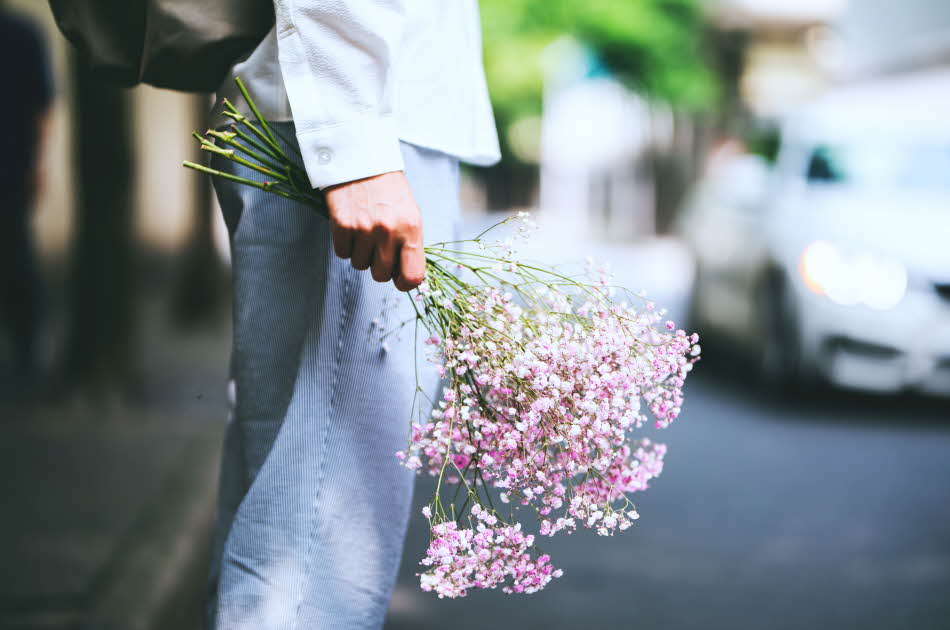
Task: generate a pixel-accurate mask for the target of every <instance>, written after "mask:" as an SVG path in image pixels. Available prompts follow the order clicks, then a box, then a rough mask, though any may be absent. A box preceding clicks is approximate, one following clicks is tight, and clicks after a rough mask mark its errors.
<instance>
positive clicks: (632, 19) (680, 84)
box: [480, 0, 718, 207]
mask: <svg viewBox="0 0 950 630" xmlns="http://www.w3.org/2000/svg"><path fill="white" fill-rule="evenodd" d="M480 7H481V15H482V29H483V37H484V57H485V72H486V75H487V78H488V83H489V88H490V89H491V94H492V102H493V104H494V107H495V117H496V120H497V123H498V129H499V132H500V138H501V143H502V152H503V154H504V161H503V163H502V164H501V165H500V166H499V167H496V168H495V169H492V170H496V171H498V172H495V173H489V174H488V175H489V178H490V179H502V180H508V181H498V182H497V183H498V184H500V186H498V187H497V188H500V189H503V190H504V189H510V187H511V184H513V183H514V182H513V181H510V180H512V179H523V176H524V171H525V165H524V164H523V162H524V161H525V160H523V159H520V158H519V155H518V152H517V151H513V150H512V142H511V140H512V137H511V136H512V134H511V133H510V132H511V130H512V129H514V128H516V126H517V123H518V121H519V120H523V119H525V118H528V117H532V116H538V115H540V113H541V105H542V96H543V90H544V80H545V69H544V61H543V57H544V55H543V52H544V50H545V49H546V48H547V47H548V46H549V45H550V44H551V43H553V42H554V41H556V40H557V39H558V38H560V37H563V36H570V37H573V38H574V39H575V40H577V41H578V42H579V43H580V44H581V45H583V46H585V47H586V48H587V49H588V50H589V51H590V53H591V55H592V56H593V57H594V58H595V59H596V61H597V63H598V65H600V66H602V67H603V68H604V69H605V70H606V71H607V72H609V73H610V74H611V75H613V76H614V77H615V78H617V79H619V80H620V81H622V82H624V83H625V84H627V85H628V86H630V87H631V89H633V90H635V91H636V92H638V93H639V94H641V95H643V96H645V97H646V98H648V99H654V100H661V101H664V102H666V103H668V104H670V105H671V106H673V107H675V108H677V109H682V110H688V111H694V110H699V109H703V108H705V107H708V106H709V105H711V104H713V103H714V102H715V101H716V98H717V94H718V84H717V80H716V74H715V72H714V71H713V69H712V68H711V67H710V65H709V64H707V62H706V58H705V56H704V51H703V43H704V41H705V27H706V25H705V21H704V16H703V14H702V11H701V10H700V8H699V6H698V1H697V0H583V1H582V0H481V1H480ZM490 188H491V187H490ZM507 194H508V195H510V194H511V193H510V192H509V193H507ZM516 196H517V195H516ZM527 201H528V200H524V199H517V198H516V199H496V200H495V202H496V204H497V205H502V206H503V205H517V204H521V203H526V202H527ZM496 207H497V206H496Z"/></svg>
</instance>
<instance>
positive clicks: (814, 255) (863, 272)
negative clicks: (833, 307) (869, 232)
mask: <svg viewBox="0 0 950 630" xmlns="http://www.w3.org/2000/svg"><path fill="white" fill-rule="evenodd" d="M799 272H800V273H801V276H802V280H803V281H804V282H805V286H806V287H808V289H809V290H810V291H812V292H813V293H817V294H818V295H826V296H828V299H830V300H831V301H833V302H835V303H837V304H841V305H845V306H849V305H853V304H859V303H861V304H864V305H866V306H869V307H870V308H873V309H878V310H887V309H890V308H894V307H895V306H897V304H898V303H900V301H901V300H902V299H903V298H904V294H905V293H907V269H906V268H905V267H904V266H903V265H902V264H900V263H899V262H897V261H896V260H891V259H888V258H882V257H880V256H875V255H872V254H857V255H846V254H844V253H842V252H841V251H840V250H839V249H838V248H837V247H835V246H834V245H832V244H831V243H828V242H826V241H816V242H814V243H812V244H811V245H809V246H808V247H806V248H805V251H804V252H802V257H801V261H800V264H799Z"/></svg>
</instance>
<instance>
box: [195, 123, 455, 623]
mask: <svg viewBox="0 0 950 630" xmlns="http://www.w3.org/2000/svg"><path fill="white" fill-rule="evenodd" d="M277 127H278V130H279V131H280V132H281V134H282V135H283V136H285V137H286V138H289V139H292V138H293V137H294V130H293V125H292V123H283V124H278V125H277ZM402 153H403V157H404V159H405V164H406V175H407V177H408V179H409V183H410V186H411V187H412V191H413V194H414V195H415V197H416V200H417V201H418V203H419V206H420V207H421V209H422V213H423V223H424V229H425V238H426V242H430V243H431V242H436V241H443V240H450V239H451V238H452V237H453V235H454V234H453V233H454V230H455V224H456V221H457V215H458V162H457V160H455V159H454V158H451V157H449V156H447V155H444V154H441V153H438V152H435V151H430V150H426V149H422V148H419V147H416V146H413V145H409V144H405V143H404V144H402ZM213 165H214V166H215V168H218V169H221V170H227V171H230V172H235V173H238V174H241V175H243V176H250V174H249V172H247V171H246V169H243V167H239V166H236V165H233V164H232V163H230V162H227V161H224V160H218V161H217V162H215V163H214V164H213ZM216 192H217V195H218V199H219V201H220V204H221V208H222V210H223V212H224V215H225V219H226V222H227V224H228V228H229V231H230V235H231V251H232V266H233V282H234V348H233V355H232V376H233V380H234V385H235V392H234V393H235V401H234V407H233V410H232V416H231V421H230V422H229V426H228V429H227V433H226V437H225V449H224V459H223V462H222V471H221V488H220V495H219V502H218V517H217V525H216V532H215V543H214V549H213V559H212V568H211V592H210V596H209V599H208V605H207V627H208V628H213V629H219V630H239V629H245V628H247V629H253V630H323V629H327V630H350V629H353V630H364V629H376V628H380V627H381V626H382V623H383V619H384V617H385V614H386V609H387V606H388V603H389V598H390V595H391V592H392V588H393V584H394V581H395V577H396V573H397V570H398V567H399V561H400V557H401V554H402V545H403V539H404V537H405V531H406V524H407V518H408V510H409V504H410V500H411V495H412V483H413V476H412V474H411V473H410V472H408V471H406V470H405V469H403V468H401V467H400V466H399V464H398V462H397V460H396V458H395V457H394V456H393V454H394V452H395V451H397V450H399V449H401V448H403V447H404V446H405V443H406V439H407V434H408V421H409V416H410V414H411V404H412V397H413V392H414V390H415V386H416V370H415V366H414V365H413V344H414V343H416V341H415V334H414V326H413V325H411V324H410V325H409V326H407V327H406V328H404V329H403V330H402V332H401V333H394V334H392V335H390V336H389V337H386V339H385V342H386V344H387V345H388V348H389V349H388V351H387V350H386V349H384V347H383V342H382V341H381V335H382V334H385V332H386V331H387V330H388V328H385V326H388V327H389V329H391V328H394V327H395V326H394V325H395V324H397V323H398V322H399V321H401V320H404V319H407V318H408V317H409V316H410V315H411V314H412V308H411V306H410V305H409V303H408V301H407V298H406V296H405V295H403V294H400V293H399V292H398V291H396V290H395V288H394V287H393V286H392V284H391V283H389V284H379V283H376V282H374V281H373V279H372V278H371V277H370V274H369V272H368V271H367V272H360V271H356V270H354V269H352V268H351V267H350V266H349V261H344V260H340V259H338V258H336V256H335V255H334V254H333V247H332V245H331V242H330V233H329V230H328V225H327V222H326V220H325V219H323V218H321V217H319V216H318V215H316V214H315V213H313V211H311V210H309V209H307V208H305V207H303V206H300V205H299V204H296V203H294V202H292V201H289V200H285V199H282V198H279V197H276V196H274V195H270V194H267V193H264V192H261V191H258V190H255V189H251V188H248V187H243V186H240V185H237V184H233V183H230V182H225V181H218V182H216ZM407 311H408V312H407ZM374 319H375V320H377V321H378V322H380V323H382V324H383V325H384V328H382V329H381V328H380V327H379V326H378V325H377V324H374ZM423 337H424V335H423V334H422V331H420V334H419V340H421V339H422V338H423ZM419 357H420V358H419V361H420V366H419V375H420V377H421V381H422V382H420V385H423V387H424V389H427V390H428V391H427V392H426V393H427V394H430V395H431V394H432V393H433V392H432V388H433V387H434V386H435V385H436V377H435V373H434V370H433V369H432V368H431V367H430V366H428V365H425V364H424V360H423V359H422V352H421V351H420V352H419Z"/></svg>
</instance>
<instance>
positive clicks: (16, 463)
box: [0, 303, 229, 630]
mask: <svg viewBox="0 0 950 630" xmlns="http://www.w3.org/2000/svg"><path fill="white" fill-rule="evenodd" d="M148 311H149V312H148V313H147V314H146V320H147V321H146V325H145V328H144V329H143V332H144V334H143V338H144V343H143V344H142V347H141V348H140V350H139V352H140V359H141V366H142V372H143V388H144V390H143V392H142V394H141V395H142V400H140V401H138V402H133V403H130V404H128V405H124V406H123V405H121V404H118V403H114V402H113V403H108V402H107V403H102V404H97V405H92V404H89V403H81V402H76V401H72V402H68V403H58V404H55V405H42V404H41V405H39V406H36V407H32V408H28V407H25V406H23V405H15V404H13V403H10V402H4V401H3V400H0V558H2V560H0V629H3V630H41V629H42V630H52V629H69V630H73V629H75V630H139V629H141V630H151V629H159V628H161V629H165V628H175V629H176V630H177V629H184V630H192V629H197V628H198V623H199V613H200V602H201V599H202V598H203V596H204V590H205V579H206V572H207V556H208V547H209V537H210V531H211V524H212V518H213V512H214V498H215V492H216V484H217V477H218V460H219V453H220V446H221V439H222V432H223V429H224V420H225V414H226V403H225V400H224V390H225V383H226V375H227V360H228V344H227V338H228V334H229V333H228V326H227V323H224V324H223V325H221V326H220V327H219V328H218V329H216V330H213V331H205V332H202V333H199V334H193V335H190V336H184V335H182V334H181V333H176V332H174V331H172V330H170V329H168V327H167V324H166V323H165V322H166V320H167V318H166V317H165V314H166V312H167V311H166V310H164V309H163V304H159V305H155V304H154V303H153V304H152V305H151V308H149V309H148ZM0 398H2V397H0Z"/></svg>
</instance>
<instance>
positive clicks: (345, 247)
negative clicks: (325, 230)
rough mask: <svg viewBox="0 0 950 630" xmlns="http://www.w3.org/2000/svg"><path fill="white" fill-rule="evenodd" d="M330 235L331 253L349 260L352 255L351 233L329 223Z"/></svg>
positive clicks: (334, 223)
mask: <svg viewBox="0 0 950 630" xmlns="http://www.w3.org/2000/svg"><path fill="white" fill-rule="evenodd" d="M330 234H331V235H332V236H333V251H334V252H335V253H336V255H337V256H339V257H340V258H343V259H347V258H349V257H350V256H351V255H352V254H353V232H352V231H351V230H348V229H345V228H343V227H341V226H340V224H339V223H337V222H336V221H331V222H330Z"/></svg>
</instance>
